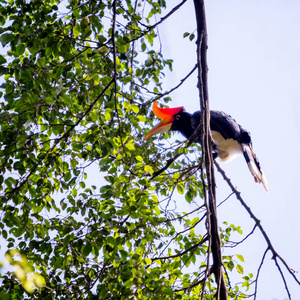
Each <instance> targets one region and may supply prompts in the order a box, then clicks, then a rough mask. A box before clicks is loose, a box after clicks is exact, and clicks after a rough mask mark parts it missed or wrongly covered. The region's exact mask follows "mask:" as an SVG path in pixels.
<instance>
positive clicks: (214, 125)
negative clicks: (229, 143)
mask: <svg viewBox="0 0 300 300" xmlns="http://www.w3.org/2000/svg"><path fill="white" fill-rule="evenodd" d="M199 122H200V111H196V112H195V113H194V114H193V115H192V118H191V124H192V127H193V129H194V130H195V129H196V128H197V127H198V125H199ZM210 129H211V130H212V131H217V132H220V134H221V135H222V136H223V137H224V139H226V140H227V139H234V140H236V141H238V142H239V143H245V144H251V136H250V133H249V132H248V131H247V130H245V129H244V128H243V127H242V126H240V125H239V124H238V123H237V122H236V121H235V119H233V118H232V117H231V116H230V115H227V114H225V113H224V112H222V111H216V110H211V111H210Z"/></svg>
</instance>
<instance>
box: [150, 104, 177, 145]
mask: <svg viewBox="0 0 300 300" xmlns="http://www.w3.org/2000/svg"><path fill="white" fill-rule="evenodd" d="M181 110H183V106H180V107H174V108H160V107H158V106H157V100H155V101H154V103H153V113H154V114H155V115H156V116H157V117H158V118H159V119H161V121H160V122H159V123H158V124H157V125H156V126H155V127H154V128H152V129H151V130H150V131H149V132H148V134H147V135H146V136H145V138H144V140H147V139H148V138H150V137H151V136H153V135H156V134H159V133H163V132H166V131H169V130H170V129H171V126H172V123H173V121H174V116H175V115H176V114H178V113H179V112H180V111H181Z"/></svg>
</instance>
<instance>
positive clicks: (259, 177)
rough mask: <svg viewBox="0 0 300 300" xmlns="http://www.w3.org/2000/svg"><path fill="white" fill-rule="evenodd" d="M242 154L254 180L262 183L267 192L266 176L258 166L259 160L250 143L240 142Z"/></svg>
mask: <svg viewBox="0 0 300 300" xmlns="http://www.w3.org/2000/svg"><path fill="white" fill-rule="evenodd" d="M241 147H242V150H243V154H244V157H245V160H246V162H247V165H248V168H249V170H250V172H251V174H252V175H253V177H254V180H255V182H259V183H262V184H263V186H264V188H265V190H266V191H267V192H268V182H267V178H266V177H265V175H264V172H263V170H262V169H261V167H260V164H259V161H258V159H257V158H256V155H255V153H254V152H253V150H252V148H251V146H250V145H247V144H241Z"/></svg>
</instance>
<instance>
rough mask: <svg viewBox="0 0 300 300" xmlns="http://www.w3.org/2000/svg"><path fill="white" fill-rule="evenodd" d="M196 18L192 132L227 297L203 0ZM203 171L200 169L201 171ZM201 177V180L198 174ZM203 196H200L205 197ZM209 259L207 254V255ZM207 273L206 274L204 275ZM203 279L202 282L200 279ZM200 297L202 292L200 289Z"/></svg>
mask: <svg viewBox="0 0 300 300" xmlns="http://www.w3.org/2000/svg"><path fill="white" fill-rule="evenodd" d="M194 6H195V12H196V22H197V33H198V35H197V63H198V88H199V94H200V107H201V122H200V124H199V128H198V129H197V130H196V133H195V134H196V135H197V134H199V131H200V133H201V145H202V169H203V168H204V166H205V168H206V175H207V191H206V188H205V184H204V181H203V185H204V195H205V199H206V197H207V196H206V193H207V192H208V206H207V216H208V218H207V227H208V228H207V229H208V234H209V239H210V246H211V252H212V257H213V270H212V271H213V273H214V275H215V280H216V283H217V293H216V299H217V300H218V299H221V300H227V294H228V292H227V288H226V284H225V279H224V275H223V269H222V267H223V263H222V253H221V241H220V236H219V228H218V219H217V205H216V184H215V177H214V169H213V157H212V138H211V134H210V111H209V100H208V99H209V97H208V80H207V76H208V75H207V70H208V67H207V48H208V46H207V27H206V17H205V7H204V0H194ZM202 174H203V172H202ZM202 180H204V178H203V176H202ZM205 199H204V200H205ZM208 259H209V257H208ZM207 275H208V274H206V276H207ZM204 283H205V282H204ZM202 297H203V292H202Z"/></svg>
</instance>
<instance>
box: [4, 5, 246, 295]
mask: <svg viewBox="0 0 300 300" xmlns="http://www.w3.org/2000/svg"><path fill="white" fill-rule="evenodd" d="M2 4H3V5H2V6H0V23H1V25H2V27H1V29H0V42H1V44H2V46H3V47H5V48H4V49H5V50H6V51H7V52H6V53H5V55H3V56H0V73H1V75H3V76H4V81H3V82H2V85H1V96H2V100H1V104H0V105H1V113H0V126H1V133H0V144H1V147H0V152H1V153H0V165H1V168H0V169H1V173H0V182H1V185H0V191H1V194H0V210H1V222H0V229H1V239H2V240H5V241H6V243H7V246H8V248H9V249H18V251H19V252H20V255H21V257H25V256H24V255H26V262H27V263H28V264H30V268H31V269H30V272H34V271H35V270H38V274H40V275H39V276H41V277H40V279H41V278H43V280H45V282H43V280H42V281H40V282H42V284H39V285H38V284H37V285H36V286H38V287H41V286H43V287H41V288H39V289H35V291H34V297H35V298H37V299H81V298H84V299H133V298H134V297H135V299H198V298H197V297H198V296H199V294H200V292H201V289H202V288H203V286H202V284H201V283H199V284H195V283H196V282H198V281H199V279H201V278H202V276H203V272H204V270H205V269H206V267H207V266H206V264H205V257H206V254H207V251H208V248H207V247H208V244H207V242H203V243H202V242H201V241H203V239H204V234H205V232H202V233H201V232H199V230H196V225H197V224H199V223H200V222H201V221H202V222H203V219H204V218H200V217H199V213H201V214H202V215H205V211H204V210H203V208H202V207H201V205H202V204H203V201H202V199H201V198H202V197H203V184H202V182H200V181H199V178H200V176H199V174H198V169H199V166H198V165H195V164H194V163H192V162H191V160H190V159H189V157H191V156H192V157H195V154H196V156H198V155H199V148H198V146H193V147H191V148H189V149H186V148H183V147H178V144H175V146H176V147H175V146H174V145H171V147H170V146H168V145H167V144H165V143H163V142H161V143H157V144H154V143H152V142H143V136H144V135H145V128H149V127H150V126H151V125H153V116H152V115H151V114H150V108H151V103H152V102H153V99H154V98H155V97H157V96H162V95H163V92H164V90H163V85H162V79H163V77H164V73H163V72H164V70H165V69H166V68H167V69H170V70H172V60H170V59H166V58H164V57H163V55H162V53H161V52H160V51H159V49H158V50H157V47H156V44H157V32H156V30H155V28H154V27H150V25H153V24H154V23H155V15H156V14H161V13H162V11H163V10H164V8H165V6H166V2H165V1H157V2H154V1H150V0H148V1H141V3H140V4H138V5H137V6H135V2H131V1H122V2H116V5H115V6H114V4H115V2H112V1H104V2H102V1H100V2H99V1H90V2H85V3H84V2H82V3H81V2H79V1H74V0H71V1H66V2H61V3H60V2H59V1H55V0H46V1H30V2H28V1H25V2H24V1H19V0H15V1H14V0H11V1H8V2H7V3H4V2H2ZM189 37H190V39H191V40H192V39H193V37H192V35H189ZM149 95H150V96H152V97H153V98H150V97H149ZM169 100H170V98H169V97H165V101H166V102H168V101H169ZM175 149H176V150H175ZM176 153H182V154H183V155H182V156H181V157H182V158H180V159H178V160H177V161H175V162H174V163H173V164H172V165H171V166H170V168H169V170H168V171H167V172H164V173H162V174H161V175H159V176H157V177H155V178H153V179H151V176H152V175H153V172H154V171H157V170H158V169H160V168H162V167H163V166H164V163H165V162H166V160H167V159H170V158H171V157H173V156H174V155H175V154H176ZM193 160H194V159H193ZM176 191H177V192H178V193H179V194H183V195H184V197H185V199H186V201H187V203H186V207H187V209H186V210H187V213H182V212H178V211H176V210H175V209H174V208H173V207H172V203H173V200H172V199H174V198H177V196H178V194H176ZM171 200H172V201H171ZM177 200H178V199H176V201H177ZM195 200H196V202H197V203H198V206H199V207H198V208H197V209H194V212H193V213H191V211H192V209H190V208H189V205H190V203H192V202H194V201H195ZM181 201H184V200H181ZM225 232H226V231H225ZM227 237H228V232H227V233H226V234H224V236H222V240H223V242H224V243H225V242H226V241H227ZM238 258H239V259H240V260H241V257H238ZM189 266H193V269H192V271H191V270H190V269H188V267H189ZM226 267H227V268H228V269H229V270H230V269H231V268H232V265H230V260H228V261H227V266H226ZM236 268H237V271H238V272H240V273H243V269H242V267H239V265H237V266H236ZM244 279H245V282H249V280H250V279H246V277H244ZM1 281H2V282H1V286H2V288H3V289H4V290H6V291H7V294H9V295H10V297H11V299H28V298H30V297H31V295H30V293H31V292H32V291H33V290H32V289H30V290H29V289H27V288H25V289H24V288H22V286H21V284H23V286H24V282H26V280H25V279H24V277H22V278H21V277H18V276H16V275H15V274H14V273H10V272H7V273H5V274H2V275H1ZM245 286H246V287H247V288H248V286H249V283H248V285H247V284H245ZM204 288H205V290H206V291H207V296H206V299H212V296H211V295H213V293H214V292H215V286H214V284H213V280H212V279H211V278H209V279H208V280H207V281H206V287H204ZM7 294H3V295H2V294H1V297H2V296H3V298H4V297H7Z"/></svg>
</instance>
